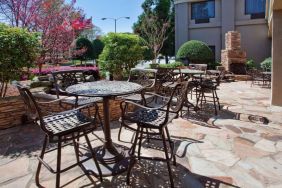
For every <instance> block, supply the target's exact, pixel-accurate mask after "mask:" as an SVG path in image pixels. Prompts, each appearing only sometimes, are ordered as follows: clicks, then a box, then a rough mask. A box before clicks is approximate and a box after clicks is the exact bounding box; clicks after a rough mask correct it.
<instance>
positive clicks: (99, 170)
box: [84, 132, 103, 182]
mask: <svg viewBox="0 0 282 188" xmlns="http://www.w3.org/2000/svg"><path fill="white" fill-rule="evenodd" d="M84 137H85V140H86V143H87V145H88V147H89V150H90V152H91V155H92V157H93V161H94V163H95V165H96V167H97V169H98V173H99V178H100V181H101V182H103V177H102V171H101V168H100V166H99V163H98V161H97V159H96V157H95V153H94V151H93V148H92V146H91V143H90V140H89V138H88V136H87V134H85V132H84Z"/></svg>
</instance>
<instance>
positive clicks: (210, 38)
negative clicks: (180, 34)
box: [189, 27, 221, 61]
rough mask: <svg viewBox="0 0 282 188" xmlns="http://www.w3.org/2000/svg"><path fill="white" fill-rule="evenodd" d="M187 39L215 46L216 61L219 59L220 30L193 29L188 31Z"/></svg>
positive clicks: (211, 28)
mask: <svg viewBox="0 0 282 188" xmlns="http://www.w3.org/2000/svg"><path fill="white" fill-rule="evenodd" d="M189 38H190V39H194V40H200V41H203V42H205V43H207V44H209V45H211V46H215V47H216V49H215V52H216V60H218V61H219V60H220V57H221V28H220V27H208V28H193V29H191V28H190V29H189Z"/></svg>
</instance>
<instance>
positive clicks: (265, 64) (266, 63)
mask: <svg viewBox="0 0 282 188" xmlns="http://www.w3.org/2000/svg"><path fill="white" fill-rule="evenodd" d="M260 67H261V68H262V69H263V70H265V71H271V67H272V58H271V57H269V58H266V59H265V60H264V61H263V62H261V63H260Z"/></svg>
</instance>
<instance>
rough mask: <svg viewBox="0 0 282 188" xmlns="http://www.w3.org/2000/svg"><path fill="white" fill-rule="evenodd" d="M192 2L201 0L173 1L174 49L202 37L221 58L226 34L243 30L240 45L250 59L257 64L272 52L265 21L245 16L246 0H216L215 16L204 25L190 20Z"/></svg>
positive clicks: (218, 58) (217, 57)
mask: <svg viewBox="0 0 282 188" xmlns="http://www.w3.org/2000/svg"><path fill="white" fill-rule="evenodd" d="M195 1H202V0H175V9H176V17H175V18H176V24H175V30H176V37H175V43H176V52H177V50H178V49H179V47H180V46H181V44H183V43H184V42H186V41H188V40H193V39H195V40H201V41H204V42H207V43H208V45H215V46H216V59H217V60H220V57H221V49H224V48H225V46H224V43H225V33H226V32H228V31H230V30H238V31H239V32H242V33H241V34H242V39H243V40H242V43H243V44H242V45H243V47H244V49H245V50H246V51H247V53H248V57H249V58H252V59H254V60H255V61H256V62H257V63H258V64H259V63H260V62H261V61H262V60H263V59H265V58H267V57H269V56H270V55H271V51H270V49H271V40H269V39H268V38H267V36H268V32H267V21H266V20H265V19H253V20H252V19H250V15H245V0H215V18H211V19H210V23H203V24H195V21H194V20H191V2H195ZM281 1H282V0H281ZM258 66H259V65H258Z"/></svg>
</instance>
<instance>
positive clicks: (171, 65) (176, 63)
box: [159, 61, 184, 68]
mask: <svg viewBox="0 0 282 188" xmlns="http://www.w3.org/2000/svg"><path fill="white" fill-rule="evenodd" d="M182 66H184V64H183V63H182V62H179V61H176V62H174V63H170V64H160V66H159V67H161V68H178V67H182Z"/></svg>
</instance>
